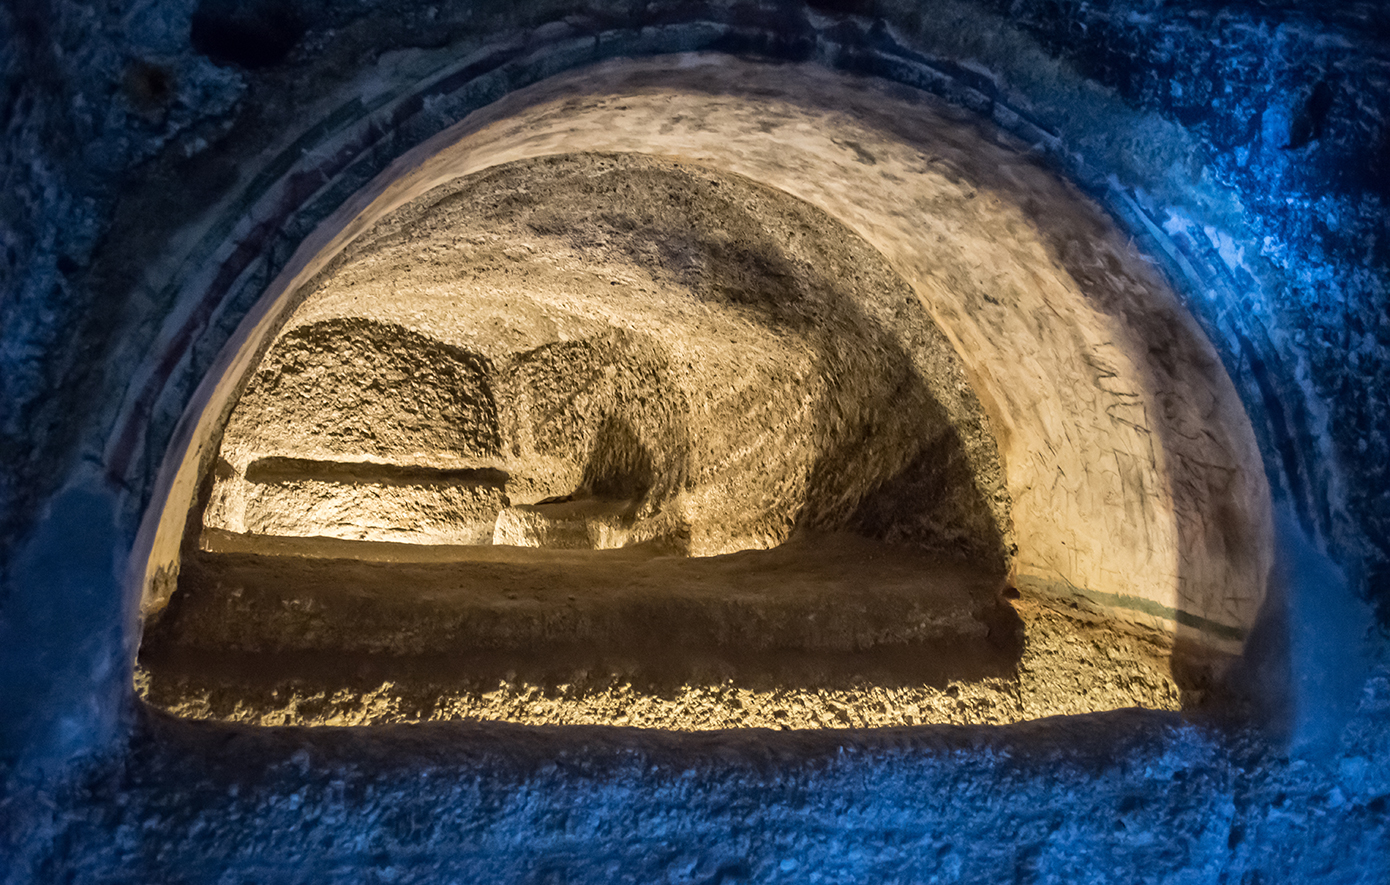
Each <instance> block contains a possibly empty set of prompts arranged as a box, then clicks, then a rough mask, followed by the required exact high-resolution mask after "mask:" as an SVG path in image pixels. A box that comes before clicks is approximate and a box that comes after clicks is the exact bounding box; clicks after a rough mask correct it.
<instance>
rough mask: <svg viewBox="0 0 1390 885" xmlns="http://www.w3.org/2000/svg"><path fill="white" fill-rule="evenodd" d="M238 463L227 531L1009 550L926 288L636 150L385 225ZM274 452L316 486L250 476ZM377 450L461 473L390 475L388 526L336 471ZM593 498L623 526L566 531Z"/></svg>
mask: <svg viewBox="0 0 1390 885" xmlns="http://www.w3.org/2000/svg"><path fill="white" fill-rule="evenodd" d="M222 456H223V458H224V459H226V460H227V461H228V466H229V467H231V468H232V471H233V474H234V475H233V477H228V478H227V479H226V480H224V481H223V482H221V483H220V484H219V485H218V487H217V488H216V489H215V490H214V511H213V512H211V513H210V514H209V519H208V521H207V524H208V525H209V526H211V527H214V528H225V529H229V530H232V531H246V530H248V529H250V530H256V531H262V532H263V533H269V534H291V535H326V536H332V537H347V538H372V539H376V540H399V541H416V542H433V543H476V542H478V541H479V540H480V539H482V542H483V543H487V542H490V541H492V540H493V535H494V526H496V529H495V531H496V533H497V540H498V542H499V543H502V542H504V541H505V540H506V539H507V538H508V535H507V532H508V531H509V529H508V528H507V527H508V526H511V527H512V528H511V529H510V531H512V532H513V535H514V537H512V540H514V541H517V542H522V543H525V542H526V536H527V534H528V532H529V533H530V534H531V535H535V536H536V537H533V538H532V540H533V541H534V542H535V543H538V544H539V543H541V542H542V541H544V545H545V546H597V547H616V546H626V545H628V544H632V543H640V542H654V543H658V544H660V545H661V546H663V547H666V548H671V549H678V550H680V551H681V552H683V553H686V554H690V555H697V556H707V555H714V554H719V553H726V552H731V551H734V550H740V549H747V548H765V547H771V546H776V545H777V544H779V543H781V542H782V541H784V540H786V539H787V537H788V535H789V533H790V532H791V530H792V529H793V528H794V527H802V528H809V529H819V530H852V531H856V532H858V533H861V534H865V535H868V536H872V537H879V538H882V539H884V540H894V541H900V542H911V543H913V544H914V546H918V547H922V548H926V549H929V550H932V551H935V552H938V553H943V554H947V555H949V556H950V557H952V558H955V559H966V560H971V561H976V562H980V561H983V562H988V563H996V564H997V565H996V566H995V567H996V568H998V567H1002V565H1003V563H1004V560H1005V559H1006V558H1007V557H1006V554H1005V553H1004V551H1003V549H1002V545H1003V544H1004V543H1005V541H1004V539H1005V535H1006V532H1007V526H1008V521H1009V517H1008V509H1007V493H1006V492H1005V490H1004V489H1003V481H1002V480H1003V474H1002V471H1001V469H1000V467H999V463H998V457H997V454H996V452H995V450H994V441H993V438H992V436H991V434H990V431H989V429H988V426H987V421H986V419H985V417H984V414H983V412H982V410H981V408H980V405H979V402H978V401H977V400H976V398H975V397H974V395H973V394H972V393H971V391H970V388H969V386H968V385H967V384H966V380H965V374H964V372H963V371H962V369H961V367H960V365H959V362H958V360H957V359H956V358H955V354H954V351H953V350H952V348H951V345H950V344H949V343H948V342H947V340H946V339H945V337H944V336H943V335H942V334H941V332H940V331H939V330H938V329H937V328H936V326H935V324H934V323H933V322H932V320H931V318H930V317H929V316H928V315H927V313H926V312H925V311H924V310H923V309H922V307H921V305H920V303H919V302H918V300H917V299H916V298H915V297H914V296H913V293H912V291H911V289H910V288H909V287H908V286H907V284H906V283H905V282H904V281H903V280H902V278H901V277H899V276H898V275H897V274H896V273H894V272H893V270H892V269H891V268H890V267H889V266H888V265H887V264H886V263H885V262H884V261H883V259H882V258H881V257H880V256H878V255H877V254H876V253H875V252H874V251H873V250H872V249H871V248H869V247H868V246H867V245H866V244H865V243H864V242H863V241H862V240H861V239H859V238H858V237H857V236H855V235H854V233H853V232H851V231H849V230H848V229H846V228H845V227H844V226H843V225H840V224H838V223H836V222H835V221H833V220H832V219H830V218H828V217H827V216H826V215H825V214H824V213H823V212H821V211H819V210H816V209H815V208H814V207H811V206H809V205H808V204H806V203H803V202H801V201H799V200H796V199H794V198H792V197H790V196H788V195H787V194H786V193H785V192H782V191H776V190H772V189H770V188H766V187H760V186H758V185H756V184H755V183H753V182H751V181H748V180H747V179H744V178H743V177H741V176H738V175H733V174H729V173H720V172H716V171H713V170H708V169H704V168H700V167H695V166H690V165H689V164H686V165H681V164H678V163H674V162H671V161H669V160H663V159H658V158H654V157H649V156H645V155H640V154H623V155H567V156H559V157H547V158H544V159H540V160H532V161H521V162H517V163H513V164H508V165H505V166H501V167H496V168H494V169H490V170H488V171H486V172H484V173H479V174H477V175H474V176H470V177H468V178H466V179H464V180H462V181H461V182H459V183H457V184H454V185H450V186H446V187H445V188H441V189H439V190H435V191H432V192H430V193H429V194H427V195H426V196H424V197H421V198H419V199H418V200H416V201H415V202H413V203H412V204H411V205H409V206H407V207H406V208H404V209H402V210H400V211H399V212H397V213H396V214H394V215H393V216H391V217H390V218H388V219H386V220H384V221H383V222H382V223H381V224H380V225H378V227H377V228H375V229H374V230H373V231H372V232H371V233H370V234H368V235H366V236H364V237H362V238H360V239H359V240H358V241H357V242H355V243H354V244H353V246H352V247H351V248H350V249H349V250H347V251H346V252H345V253H344V255H343V256H342V257H341V258H340V261H339V264H338V265H337V266H336V267H335V268H334V270H333V272H332V274H331V276H330V277H329V279H328V280H327V281H325V282H324V283H323V284H322V285H321V286H319V287H318V288H317V290H316V291H315V292H314V293H313V294H312V295H310V296H309V297H308V299H307V300H306V301H305V303H304V304H303V305H302V306H301V307H300V308H299V309H298V310H296V312H295V314H294V315H293V317H292V318H291V319H290V320H289V323H288V324H287V326H286V329H285V331H284V332H282V333H281V336H280V338H279V339H278V340H277V342H276V344H275V345H274V347H272V349H271V350H270V352H269V353H268V354H267V356H266V359H265V360H264V361H263V363H262V365H261V367H260V368H259V369H258V370H257V373H256V375H255V376H254V377H253V379H252V381H251V383H250V385H249V386H248V388H247V391H246V393H245V394H243V396H242V398H241V401H240V404H239V405H238V407H237V409H236V411H235V412H234V413H233V414H232V417H231V419H230V423H229V425H228V428H227V431H226V434H225V436H224V440H223V444H222ZM267 458H280V459H299V460H301V461H304V462H306V463H305V464H304V466H303V468H302V469H303V470H304V475H302V476H300V477H298V478H297V479H298V480H299V482H298V483H297V484H296V483H295V481H294V480H289V482H288V484H287V482H286V481H283V480H282V481H280V482H277V483H246V475H247V470H248V469H253V470H254V469H255V468H256V465H257V464H259V463H260V460H259V459H267ZM354 460H359V461H360V460H366V461H371V462H374V463H388V464H395V465H397V466H402V467H416V468H428V469H434V470H441V469H453V470H455V471H461V473H459V474H458V475H459V476H460V479H459V481H458V482H456V483H452V484H450V483H446V482H432V483H430V484H427V485H426V484H417V485H414V486H403V485H402V484H401V483H395V484H393V485H386V484H380V483H379V484H375V486H374V487H375V489H376V490H377V491H376V493H377V494H378V495H385V496H388V497H389V496H392V495H394V496H397V497H400V496H401V495H408V494H415V495H418V496H420V499H419V500H418V501H416V502H414V503H413V504H411V505H408V506H407V505H402V506H398V507H396V508H395V512H396V513H399V514H401V515H405V514H407V513H411V512H414V513H417V514H418V517H417V518H414V519H410V518H407V519H404V520H402V519H401V518H390V519H384V518H383V515H382V514H381V513H374V512H373V508H372V507H371V506H366V507H363V506H362V502H361V501H360V500H356V501H355V502H349V501H343V502H341V508H340V509H338V508H337V507H336V505H335V502H334V501H333V499H332V496H333V494H334V492H333V489H338V488H343V486H342V484H332V483H329V484H324V483H316V482H315V477H314V475H313V474H314V471H315V470H316V469H318V468H316V467H315V466H313V465H314V464H320V463H321V464H325V465H331V464H338V463H340V462H343V461H354ZM309 462H312V463H309ZM468 471H473V472H474V473H469V472H468ZM479 471H491V473H489V474H486V476H491V477H496V478H495V479H492V480H488V479H487V478H486V477H485V478H483V479H481V480H480V479H477V478H475V476H477V475H479V474H477V473H476V472H479ZM291 487H293V488H291ZM360 487H361V484H354V485H352V486H350V488H352V489H354V492H353V494H356V495H359V496H360ZM403 489H409V490H410V491H408V492H407V491H403ZM487 489H495V491H494V492H488V491H487ZM248 494H249V495H250V496H251V497H250V498H249V499H248V498H247V495H248ZM294 494H298V495H301V496H303V500H300V501H297V502H295V501H288V500H281V499H280V498H283V496H285V495H294ZM268 496H272V497H273V496H279V497H277V498H276V499H275V500H273V501H272V500H270V499H269V498H268ZM460 496H462V497H460ZM553 498H573V500H567V501H564V502H556V503H553V504H549V505H541V506H539V507H537V506H535V505H537V502H540V501H543V500H548V499H553ZM465 499H466V500H465ZM450 501H455V502H457V503H455V504H450V503H449V502H450ZM231 502H236V503H237V504H239V505H240V506H241V507H242V508H243V509H242V510H237V508H236V506H233V504H232V503H231ZM507 504H511V505H519V506H513V507H507V506H506V505H507ZM503 508H506V509H505V511H504V512H502V513H501V516H502V518H501V521H500V522H499V511H502V510H503ZM590 511H592V512H591V513H590ZM262 513H265V514H267V515H266V516H265V517H262V516H261V514H262ZM548 513H549V514H551V515H550V516H548V515H547V514H548ZM586 513H589V515H590V516H591V521H592V520H599V521H600V522H602V521H603V519H604V514H605V513H607V514H609V515H610V516H611V517H612V520H616V521H612V520H610V521H612V525H611V530H610V531H609V533H608V535H607V536H606V537H604V538H602V539H601V538H599V537H598V534H597V532H598V529H597V528H595V529H594V532H595V534H594V537H593V538H592V539H588V538H583V539H581V538H577V537H576V538H568V537H566V536H565V530H564V529H563V527H562V524H563V523H565V522H567V521H568V522H570V523H575V522H582V521H584V520H585V514H586ZM277 514H301V515H302V516H301V517H300V518H301V519H302V520H303V522H302V524H300V525H293V526H292V525H279V526H278V527H277V528H276V529H275V530H274V531H267V526H266V524H265V522H264V520H265V519H266V518H269V519H271V520H274V519H276V518H279V519H281V520H282V522H283V520H284V519H285V518H286V517H284V516H283V515H281V516H277ZM445 514H450V515H445ZM291 518H293V517H291ZM363 518H365V519H366V520H368V521H367V522H362V521H361V520H362V519H363ZM355 520H356V521H355ZM372 520H375V521H376V522H375V523H373V522H372ZM605 524H607V523H605ZM518 532H519V534H517V533H518ZM536 533H539V535H537V534H536ZM580 534H581V535H582V534H583V532H582V531H581V532H580Z"/></svg>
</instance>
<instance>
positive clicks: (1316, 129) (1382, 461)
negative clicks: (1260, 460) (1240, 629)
mask: <svg viewBox="0 0 1390 885" xmlns="http://www.w3.org/2000/svg"><path fill="white" fill-rule="evenodd" d="M992 5H993V6H994V8H996V9H997V10H998V11H1000V12H1001V13H1006V14H1008V15H1009V16H1010V17H1011V18H1012V19H1013V21H1014V22H1016V23H1017V24H1018V25H1019V26H1020V27H1021V28H1022V29H1023V30H1025V31H1026V32H1028V33H1030V34H1032V35H1034V36H1036V37H1037V38H1038V40H1039V41H1040V43H1041V44H1042V45H1043V46H1046V47H1047V48H1048V49H1049V50H1050V51H1051V52H1053V53H1055V54H1056V55H1057V56H1058V57H1059V58H1062V59H1065V60H1066V61H1067V62H1068V63H1070V64H1071V65H1073V66H1074V67H1075V69H1076V71H1077V72H1078V73H1080V74H1081V75H1083V76H1085V77H1087V78H1089V79H1092V80H1094V81H1095V82H1097V83H1100V84H1103V85H1104V86H1106V87H1107V88H1109V89H1111V90H1113V91H1114V93H1115V94H1116V95H1117V96H1118V97H1119V98H1120V99H1122V100H1123V101H1124V103H1125V104H1126V105H1128V106H1130V107H1133V108H1136V109H1140V110H1144V111H1151V112H1154V113H1157V114H1159V115H1161V116H1162V117H1163V118H1164V119H1166V120H1170V121H1173V122H1174V123H1177V124H1178V125H1180V126H1181V127H1182V128H1183V129H1184V131H1185V132H1186V133H1187V134H1188V135H1189V136H1190V137H1191V138H1192V154H1191V156H1190V158H1188V159H1187V163H1188V164H1189V170H1190V171H1188V170H1185V171H1186V174H1188V175H1194V177H1198V178H1200V179H1201V181H1202V184H1203V185H1205V186H1207V187H1210V188H1211V189H1212V190H1213V191H1219V190H1225V191H1227V192H1229V193H1230V194H1231V196H1232V199H1231V200H1230V202H1229V203H1228V204H1227V205H1226V206H1223V207H1220V210H1218V211H1216V212H1213V213H1212V215H1211V217H1210V221H1211V222H1215V224H1216V225H1217V226H1218V227H1219V226H1221V225H1222V224H1223V223H1224V224H1226V225H1229V227H1228V228H1227V229H1226V230H1224V231H1220V232H1219V233H1218V235H1217V237H1215V238H1209V239H1214V241H1213V242H1210V243H1194V245H1193V247H1194V248H1213V247H1214V248H1216V249H1217V250H1223V251H1225V252H1227V253H1228V254H1229V253H1234V255H1232V256H1231V257H1232V258H1234V259H1235V260H1234V261H1230V262H1228V267H1229V269H1230V277H1229V278H1228V279H1227V280H1224V281H1222V282H1223V283H1224V285H1225V286H1226V287H1228V288H1229V289H1230V290H1231V293H1232V294H1234V295H1236V296H1237V297H1238V298H1239V301H1237V302H1236V303H1235V304H1226V305H1219V306H1216V305H1214V307H1215V310H1207V311H1203V313H1204V314H1205V317H1206V318H1207V320H1208V322H1209V323H1211V324H1212V326H1213V327H1216V328H1217V329H1221V328H1222V326H1223V325H1226V324H1223V322H1222V321H1221V319H1220V317H1219V313H1220V311H1223V310H1239V311H1242V312H1246V313H1249V314H1254V315H1255V316H1252V317H1249V318H1248V319H1247V324H1248V325H1247V326H1246V329H1245V330H1243V332H1242V333H1236V334H1228V335H1226V336H1224V340H1222V342H1221V343H1222V344H1223V345H1224V346H1225V347H1226V348H1227V364H1228V366H1231V367H1233V369H1234V370H1236V371H1239V372H1241V373H1243V374H1247V375H1248V376H1249V377H1250V378H1252V379H1253V380H1254V381H1255V387H1256V389H1257V390H1258V398H1257V399H1256V398H1254V397H1247V399H1248V400H1251V399H1254V400H1255V401H1254V402H1251V407H1252V411H1258V409H1259V402H1260V401H1263V405H1264V419H1265V426H1264V427H1263V428H1261V429H1262V430H1265V431H1266V432H1267V434H1268V435H1267V436H1266V439H1265V446H1266V452H1267V457H1268V458H1270V460H1272V461H1276V462H1277V463H1278V464H1279V468H1280V470H1281V471H1282V474H1283V475H1282V477H1281V479H1282V483H1281V485H1282V486H1283V488H1284V489H1285V490H1286V491H1287V492H1288V493H1289V494H1290V495H1291V497H1292V500H1294V501H1295V502H1297V504H1296V506H1297V509H1298V512H1299V515H1300V517H1301V518H1302V519H1303V520H1304V522H1305V525H1308V526H1309V527H1311V526H1314V525H1316V526H1318V527H1319V529H1320V530H1322V531H1324V532H1329V534H1331V535H1332V536H1333V537H1334V545H1336V546H1338V547H1340V549H1341V550H1342V551H1343V552H1344V554H1351V555H1352V556H1355V555H1358V554H1364V555H1366V556H1367V562H1366V566H1367V568H1366V570H1365V572H1364V573H1363V574H1362V575H1361V576H1360V577H1361V579H1362V580H1363V582H1364V583H1363V589H1364V590H1365V591H1366V592H1367V593H1368V594H1369V595H1374V596H1377V598H1379V599H1381V600H1384V598H1385V597H1384V596H1383V593H1384V588H1385V587H1386V586H1390V573H1387V571H1386V563H1387V561H1388V560H1387V557H1390V495H1387V493H1386V490H1387V488H1390V411H1387V396H1390V294H1388V293H1387V282H1386V281H1387V278H1388V277H1387V269H1390V54H1388V53H1387V49H1386V45H1387V42H1390V18H1387V17H1386V16H1385V14H1384V12H1383V10H1378V9H1377V6H1378V4H1374V3H1328V4H1319V5H1317V6H1316V7H1314V6H1310V5H1306V4H1305V5H1304V8H1303V9H1302V10H1300V9H1299V8H1298V5H1297V4H1292V3H1270V4H1260V9H1259V10H1258V11H1257V12H1254V13H1253V14H1252V12H1251V11H1250V10H1249V9H1248V8H1246V7H1244V6H1237V5H1230V4H1211V5H1210V6H1208V7H1204V6H1201V5H1198V6H1196V7H1193V6H1192V5H1188V4H1183V5H1182V7H1178V6H1176V5H1173V4H1162V3H1144V2H1136V3H1123V2H1117V3H1084V2H1013V3H994V4H992ZM1309 13H1315V14H1316V15H1310V14H1309ZM1063 125H1064V124H1063ZM1069 140H1071V141H1073V142H1077V141H1079V142H1081V143H1083V144H1084V142H1085V140H1086V139H1085V137H1084V136H1083V138H1081V139H1069ZM1083 150H1085V149H1084V148H1083ZM1121 174H1122V175H1123V173H1121ZM1181 174H1182V173H1180V175H1181ZM1179 199H1180V198H1179ZM1213 208H1216V207H1213ZM1221 210H1224V211H1221ZM1204 220H1205V219H1204ZM1221 233H1225V234H1227V235H1228V236H1236V237H1239V239H1236V240H1234V241H1230V242H1227V241H1225V240H1223V238H1221V237H1220V234H1221ZM1176 238H1177V239H1180V240H1181V239H1184V238H1190V239H1191V240H1194V241H1200V240H1201V239H1202V232H1201V231H1183V232H1182V233H1180V234H1178V235H1177V236H1176ZM1232 265H1233V266H1232ZM1247 301H1248V302H1253V303H1249V304H1247ZM1199 303H1200V301H1199ZM1234 325H1235V324H1230V326H1234ZM1214 337H1218V338H1222V337H1223V336H1221V334H1220V332H1218V333H1217V335H1216V336H1214ZM1252 338H1253V339H1256V340H1254V341H1252V340H1250V339H1252ZM1258 338H1266V339H1267V342H1260V341H1258ZM1251 392H1252V394H1253V393H1254V392H1255V391H1253V390H1252V391H1251ZM1322 434H1326V436H1327V437H1328V439H1329V443H1330V444H1329V445H1328V446H1327V447H1326V448H1325V449H1322V457H1326V458H1327V459H1328V460H1330V461H1335V464H1336V467H1334V468H1332V470H1331V471H1329V470H1328V469H1327V466H1326V465H1322V464H1318V463H1306V462H1301V460H1300V457H1299V454H1298V452H1299V451H1300V450H1301V451H1305V452H1311V451H1318V450H1319V448H1320V447H1319V446H1318V445H1317V444H1316V443H1315V442H1313V441H1311V440H1308V439H1306V438H1305V439H1299V437H1300V436H1305V435H1315V436H1316V435H1322ZM1328 456H1330V457H1328ZM1315 457H1317V456H1315ZM1319 460H1321V458H1320V459H1319ZM1334 471H1335V472H1336V473H1334ZM1337 473H1339V474H1340V475H1337ZM1343 506H1344V507H1345V508H1346V511H1345V512H1340V508H1342V507H1343ZM1358 533H1364V534H1363V535H1362V537H1361V538H1357V537H1356V535H1357V534H1358ZM1363 544H1364V546H1362V545H1363ZM1383 604H1384V603H1383V602H1382V605H1383Z"/></svg>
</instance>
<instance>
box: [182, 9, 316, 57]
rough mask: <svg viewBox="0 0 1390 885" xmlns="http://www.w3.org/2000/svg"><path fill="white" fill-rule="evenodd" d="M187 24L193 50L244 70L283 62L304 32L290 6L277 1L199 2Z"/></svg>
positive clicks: (303, 27) (299, 20) (301, 23)
mask: <svg viewBox="0 0 1390 885" xmlns="http://www.w3.org/2000/svg"><path fill="white" fill-rule="evenodd" d="M191 25H192V27H191V29H190V34H189V37H190V39H191V40H192V42H193V48H194V50H196V51H197V52H199V53H201V54H203V55H206V56H207V57H208V58H210V59H212V61H213V62H215V63H217V64H219V65H224V66H225V65H236V66H237V67H241V68H246V69H248V70H255V69H257V68H267V67H271V66H272V65H277V64H279V63H280V62H282V61H284V60H285V58H286V57H287V56H288V55H289V54H290V51H291V50H292V49H294V47H295V44H297V43H298V42H299V40H300V38H301V37H303V36H304V29H305V26H304V23H303V21H301V19H300V17H299V15H298V14H297V13H296V12H295V10H294V7H293V6H291V5H290V4H288V3H285V2H277V0H255V2H252V3H245V4H243V3H235V2H231V0H203V2H202V3H200V4H199V5H198V8H197V9H196V10H195V11H194V12H193V19H192V23H191Z"/></svg>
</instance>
